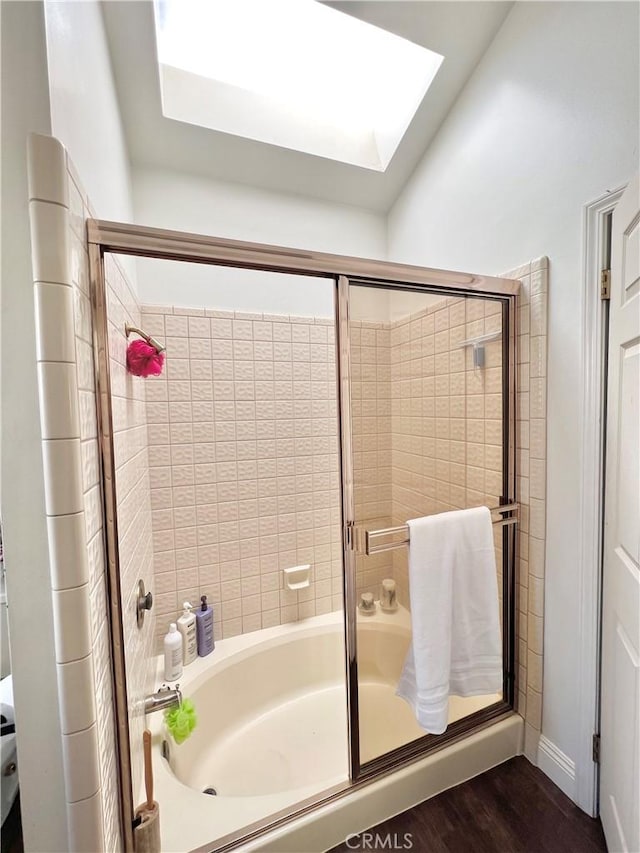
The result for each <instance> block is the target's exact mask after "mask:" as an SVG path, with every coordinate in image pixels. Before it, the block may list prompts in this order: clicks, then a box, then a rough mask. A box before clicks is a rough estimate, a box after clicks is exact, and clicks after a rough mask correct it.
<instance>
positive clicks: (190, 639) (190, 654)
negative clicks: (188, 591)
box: [177, 601, 198, 665]
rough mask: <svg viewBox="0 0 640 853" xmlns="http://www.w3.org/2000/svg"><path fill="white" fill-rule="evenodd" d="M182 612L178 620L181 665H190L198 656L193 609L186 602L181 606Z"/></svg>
mask: <svg viewBox="0 0 640 853" xmlns="http://www.w3.org/2000/svg"><path fill="white" fill-rule="evenodd" d="M182 606H183V608H184V610H183V613H182V616H181V617H180V618H179V619H178V622H177V625H178V631H180V633H181V635H182V663H184V664H185V665H186V664H188V663H191V662H192V661H194V660H195V659H196V657H197V656H198V644H197V640H196V617H195V615H194V614H193V612H192V611H193V607H192V606H191V605H190V604H189V602H188V601H185V603H184V604H183V605H182Z"/></svg>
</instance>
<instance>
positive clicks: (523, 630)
mask: <svg viewBox="0 0 640 853" xmlns="http://www.w3.org/2000/svg"><path fill="white" fill-rule="evenodd" d="M505 275H506V277H508V278H519V279H520V281H521V282H522V288H521V290H520V297H519V309H518V387H519V394H518V431H517V440H516V444H517V472H518V485H517V489H518V497H519V500H520V506H521V509H520V527H519V536H518V568H517V575H518V577H517V602H518V604H517V607H518V613H517V622H518V625H517V637H518V641H517V648H516V655H517V671H516V687H517V697H518V705H517V707H518V711H519V712H520V714H522V716H523V717H524V718H525V724H526V725H525V754H526V756H527V758H529V760H530V761H532V762H533V763H534V764H535V763H537V754H538V741H539V738H540V730H541V726H542V689H543V685H542V662H543V644H542V637H543V618H544V551H545V537H546V529H545V514H546V435H547V434H546V417H547V410H546V399H547V379H546V377H547V294H548V287H549V260H548V258H546V257H542V258H538V259H537V260H535V261H532V262H531V263H529V264H526V265H524V266H522V267H519V268H518V269H515V270H511V271H510V272H508V273H505Z"/></svg>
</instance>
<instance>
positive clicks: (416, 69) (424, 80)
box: [154, 0, 443, 171]
mask: <svg viewBox="0 0 640 853" xmlns="http://www.w3.org/2000/svg"><path fill="white" fill-rule="evenodd" d="M154 5H155V11H156V35H157V47H158V64H159V66H160V81H161V89H162V109H163V113H164V115H165V116H166V117H167V118H172V119H176V120H178V121H183V122H187V123H189V124H196V125H201V126H202V127H208V128H212V129H213V130H218V131H223V132H224V133H230V134H234V135H236V136H244V137H247V138H249V139H256V140H259V141H261V142H267V143H270V144H272V145H279V146H281V147H284V148H291V149H294V150H296V151H304V152H307V153H309V154H315V155H318V156H320V157H327V158H330V159H332V160H339V161H341V162H344V163H351V164H354V165H357V166H362V167H364V168H368V169H375V170H378V171H384V170H385V169H386V168H387V166H388V165H389V162H390V161H391V158H392V157H393V154H394V152H395V150H396V148H397V147H398V145H399V143H400V140H401V139H402V137H403V135H404V133H405V131H406V129H407V127H408V126H409V123H410V122H411V119H412V118H413V116H414V115H415V112H416V110H417V109H418V107H419V105H420V103H421V102H422V99H423V98H424V95H425V93H426V91H427V89H428V88H429V86H430V84H431V82H432V80H433V78H434V77H435V75H436V73H437V71H438V68H439V67H440V63H441V62H442V59H443V57H442V56H440V54H437V53H434V52H433V51H430V50H427V49H426V48H424V47H420V46H419V45H416V44H413V42H410V41H407V40H406V39H403V38H400V37H399V36H396V35H393V34H392V33H389V32H387V31H386V30H382V29H379V28H378V27H375V26H373V25H371V24H368V23H365V22H363V21H360V20H357V19H356V18H353V17H351V16H349V15H346V14H343V13H342V12H338V11H337V10H335V9H332V8H330V7H328V6H324V5H322V4H321V3H318V2H316V0H155V2H154Z"/></svg>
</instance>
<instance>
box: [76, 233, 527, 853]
mask: <svg viewBox="0 0 640 853" xmlns="http://www.w3.org/2000/svg"><path fill="white" fill-rule="evenodd" d="M89 245H90V258H91V275H92V289H93V310H94V347H95V351H96V354H97V358H96V364H97V368H96V370H97V374H98V375H97V381H98V388H99V403H100V405H99V413H98V421H99V423H98V427H99V436H100V439H101V447H102V477H103V487H104V507H105V514H106V518H107V520H108V524H107V525H105V529H106V536H107V543H106V545H107V555H108V561H109V577H110V590H109V593H110V601H109V604H110V609H111V625H112V653H113V666H114V685H115V696H116V704H117V721H118V749H119V762H120V768H121V784H122V826H123V833H124V837H125V843H126V844H127V846H128V847H130V846H131V822H132V818H133V807H134V805H135V801H137V799H138V797H139V790H138V788H139V784H140V771H139V770H138V769H136V768H137V766H138V763H139V755H138V751H139V747H138V743H139V740H140V737H141V730H142V728H143V727H144V725H145V720H144V715H143V714H141V713H140V711H139V708H138V710H137V711H136V710H135V708H134V706H135V705H136V703H135V702H134V697H135V695H136V689H138V688H139V685H138V684H137V683H136V679H138V677H139V676H138V674H139V673H140V672H141V671H142V670H141V666H142V668H143V669H144V666H147V670H145V671H150V669H149V666H150V664H148V661H149V660H150V659H151V656H152V655H153V654H154V653H156V654H157V652H158V651H159V645H158V643H159V639H160V638H161V636H162V634H163V633H164V632H165V631H166V628H167V624H168V622H169V621H173V620H174V619H175V617H176V616H177V615H178V613H179V607H180V605H181V602H182V600H183V596H184V597H187V596H188V597H190V598H191V597H197V596H198V595H199V593H200V592H203V591H204V592H206V593H208V594H209V600H212V601H213V603H214V609H215V610H216V618H217V619H218V623H219V624H218V629H217V634H216V652H214V653H213V655H211V656H210V659H211V661H212V663H211V672H210V673H209V674H205V669H204V667H205V664H204V663H202V662H201V661H199V662H198V664H197V665H196V664H194V665H193V666H194V667H196V669H194V670H193V673H196V674H195V675H193V677H191V676H190V675H189V670H186V671H185V679H186V684H187V687H186V688H185V690H186V692H187V695H189V693H191V695H192V696H193V698H194V701H195V702H196V706H197V707H198V705H199V707H200V713H201V717H200V723H199V729H198V730H196V734H195V735H194V736H193V738H194V739H193V741H192V743H191V745H189V742H188V741H187V742H186V743H185V744H184V745H183V746H181V747H177V748H176V747H175V746H172V745H169V744H165V746H164V747H163V748H164V754H165V756H166V760H165V759H160V758H159V757H158V759H157V761H158V767H159V768H160V769H161V771H162V773H163V774H165V769H166V774H165V776H166V779H165V776H163V777H162V779H165V781H162V779H161V780H160V786H159V787H160V790H161V791H166V796H167V798H170V797H171V798H173V797H174V793H173V792H174V788H171V787H170V786H171V785H174V784H175V785H176V788H175V798H177V799H179V798H180V797H181V796H182V794H181V793H180V791H179V787H180V786H182V788H183V789H184V788H185V786H186V788H189V789H190V790H189V794H188V797H189V798H190V799H185V800H184V803H185V805H184V808H185V810H186V811H185V813H188V810H189V809H192V808H193V809H196V810H197V809H199V808H200V805H199V804H200V803H202V809H204V811H203V812H202V818H199V820H200V821H201V823H202V824H203V825H204V826H205V831H206V832H208V835H207V836H206V837H204V838H202V839H201V840H200V842H197V841H194V843H193V844H192V845H191V846H197V843H202V844H206V848H207V849H209V850H210V849H214V848H215V849H227V847H231V846H233V844H235V843H238V842H239V841H240V840H241V839H245V840H246V839H248V838H252V837H256V836H258V835H259V834H260V833H262V832H265V831H267V830H268V829H272V828H273V827H275V826H278V825H280V824H283V823H284V822H286V821H288V820H291V819H292V818H293V817H295V816H296V815H299V814H302V813H303V812H308V811H309V810H310V809H314V808H317V807H318V806H319V805H321V804H326V803H328V802H331V801H332V800H334V799H336V800H337V799H339V798H342V797H345V796H347V795H348V794H349V792H350V791H352V790H354V789H356V788H358V786H361V785H362V784H363V783H365V782H368V781H373V780H375V779H378V778H381V777H382V776H385V775H387V774H390V773H393V772H394V771H395V770H397V769H398V768H400V767H401V766H403V765H406V764H407V763H409V762H412V761H414V760H416V759H418V758H419V757H422V756H424V755H426V754H428V753H429V752H430V751H432V750H434V749H439V748H441V747H442V746H443V745H444V744H447V743H449V742H453V741H456V740H460V739H462V738H464V737H466V736H467V735H468V734H469V733H471V732H474V731H476V730H478V729H479V728H482V727H486V726H488V725H490V724H491V723H493V722H495V721H497V720H499V719H501V718H503V717H506V716H507V715H509V714H511V713H512V712H513V708H514V673H515V669H516V667H515V629H516V626H515V605H514V590H515V577H514V573H515V559H514V558H515V547H516V529H517V509H518V505H517V503H516V494H515V482H516V479H515V474H516V471H515V383H516V374H515V365H516V360H515V340H516V337H515V335H516V329H515V317H516V316H517V315H516V296H517V291H518V286H519V283H518V282H515V281H511V280H506V279H499V278H490V277H486V276H474V275H468V274H463V273H456V272H449V271H441V270H431V269H423V268H419V267H410V266H404V265H398V264H391V263H384V262H378V261H365V260H361V259H354V258H347V257H341V256H333V255H327V254H321V253H314V252H305V251H301V250H290V249H282V248H279V247H273V246H262V245H257V244H249V243H241V242H237V241H226V240H219V239H213V238H207V237H201V236H198V235H190V234H182V233H177V232H167V231H160V230H157V229H150V228H141V227H137V226H128V225H121V224H118V223H110V222H97V221H94V222H90V223H89ZM115 256H133V257H135V258H137V259H139V266H140V269H143V270H144V275H145V281H146V284H145V290H144V292H145V294H146V295H147V296H148V299H147V300H146V301H142V303H141V304H138V303H137V302H136V298H135V297H133V296H132V294H131V292H130V291H129V290H127V289H126V288H125V287H124V285H122V287H121V291H120V293H119V294H118V287H116V288H115V289H114V288H113V287H112V286H111V284H110V281H112V280H114V279H117V280H121V279H123V273H122V264H120V263H119V261H118V260H117V258H116V257H115ZM125 265H126V261H125ZM145 265H146V266H145ZM161 269H162V270H164V271H163V272H160V270H161ZM167 270H169V272H167ZM172 278H173V279H174V281H175V280H176V279H177V278H179V279H180V281H181V282H182V283H183V285H184V287H187V290H188V291H189V294H190V295H189V296H185V297H184V300H186V304H185V302H184V301H183V303H182V304H180V305H174V304H172V301H171V299H172V297H171V296H169V295H167V294H168V293H169V292H171V293H173V294H175V293H178V290H176V289H175V287H174V288H173V290H171V288H170V287H168V285H167V286H165V285H166V283H167V282H168V281H169V280H170V279H172ZM163 282H164V285H162V286H165V289H164V290H162V286H161V283H163ZM185 282H188V286H187V285H186V284H184V283H185ZM194 282H197V286H196V285H195V284H194ZM154 286H157V288H158V289H157V291H154V290H153V288H154ZM183 292H184V291H183ZM312 292H313V294H315V296H314V299H313V300H311V303H309V301H308V300H307V301H306V302H305V300H304V299H302V300H301V299H300V298H299V297H300V294H302V293H306V294H309V293H312ZM156 293H157V295H156ZM229 293H233V294H234V300H235V301H234V304H233V305H230V304H229V302H228V299H229ZM225 294H226V295H225ZM225 299H226V300H227V301H226V302H225ZM134 303H135V304H134ZM308 304H313V306H314V308H313V311H312V313H311V314H310V312H309V309H308V307H307V308H304V307H303V306H304V305H308ZM132 321H135V322H132ZM125 322H129V323H131V324H132V325H135V326H138V327H139V328H142V329H144V331H146V332H147V333H149V334H150V335H153V337H154V338H159V339H160V340H161V342H162V343H164V344H166V346H167V354H166V366H165V372H166V377H165V376H163V377H159V378H158V379H156V378H151V379H149V380H146V382H145V383H144V384H143V383H142V380H140V379H135V380H133V379H132V378H131V377H126V376H125V374H124V367H123V365H124V349H125V347H126V338H125V337H124V334H123V330H124V325H125ZM134 411H135V412H136V415H135V418H134V421H135V427H133V429H134V430H137V431H138V432H136V436H137V437H136V438H135V440H133V446H135V449H136V450H135V452H134V451H130V450H128V449H127V448H129V446H130V445H129V443H128V441H129V439H126V437H125V436H124V435H123V432H124V430H123V429H122V424H123V423H124V422H125V421H126V416H127V412H129V413H130V412H134ZM132 435H133V433H132ZM140 442H142V444H144V445H145V447H144V453H146V454H147V455H146V456H144V455H143V453H142V450H141V448H142V445H141V444H140ZM146 443H148V447H147V446H146ZM132 458H135V459H143V458H144V459H148V466H149V467H148V470H146V469H145V470H143V469H142V468H140V469H139V470H138V473H137V475H136V476H133V475H132V465H131V460H132ZM136 464H138V463H136ZM142 464H143V463H142V462H141V463H140V465H142ZM134 481H135V484H136V486H135V488H136V489H137V490H138V491H137V492H135V493H136V494H137V495H138V496H141V495H142V494H143V492H144V488H145V484H146V485H147V486H148V487H149V492H150V495H151V499H150V510H149V517H150V518H152V519H153V523H152V525H151V529H150V530H146V528H144V524H143V523H142V521H141V517H142V516H141V515H140V513H139V514H138V515H137V516H136V515H135V513H134V514H133V515H132V514H131V507H130V506H129V505H128V504H127V499H128V498H129V504H130V503H131V500H130V497H129V496H130V495H131V494H133V493H134V487H133V486H132V484H133V482H134ZM147 499H148V498H147ZM480 505H484V506H488V507H489V508H490V509H491V510H492V520H493V522H494V524H493V527H494V540H495V547H496V565H497V572H498V590H499V599H500V607H501V613H502V619H501V628H502V642H503V664H504V679H503V689H502V692H501V693H500V694H490V695H486V696H474V697H470V698H466V699H464V698H460V697H451V702H450V713H449V725H448V727H447V730H446V732H445V733H444V734H442V735H431V734H426V733H425V732H424V731H422V730H421V729H420V727H419V726H418V724H417V722H416V721H415V718H414V716H413V712H412V711H411V710H410V708H409V706H408V705H406V704H405V703H404V701H403V700H401V699H399V698H398V697H397V696H396V695H395V686H396V685H397V681H398V678H399V676H400V672H401V669H402V665H403V662H404V657H405V654H406V651H407V649H408V647H409V643H410V637H411V633H410V625H411V613H410V594H409V593H410V590H409V580H408V569H407V553H408V547H407V545H408V528H407V526H406V522H407V520H408V519H411V518H416V517H420V516H425V515H431V514H433V513H438V512H442V511H446V510H450V509H464V508H467V507H473V506H480ZM125 528H126V529H125ZM143 528H144V530H145V532H144V535H143V534H141V533H140V531H141V530H142V529H143ZM132 538H134V539H135V540H136V541H135V545H134V544H132V542H131V541H130V540H131V539H132ZM151 562H153V563H155V571H154V573H152V574H151V575H147V588H149V587H150V588H151V589H152V591H153V593H154V595H155V598H156V604H155V607H154V611H152V614H149V615H150V616H152V618H154V619H155V623H156V628H155V630H154V631H153V632H152V634H151V636H149V635H145V637H146V639H144V640H142V639H141V637H142V634H141V633H140V632H139V630H140V629H139V628H138V626H137V624H136V621H135V614H134V613H133V611H134V610H135V603H136V597H137V583H138V578H139V577H141V576H142V572H143V564H148V563H151ZM299 566H302V567H306V569H305V568H303V570H302V574H301V575H299V576H297V577H296V578H295V579H294V580H296V581H298V582H301V584H302V585H301V586H299V587H298V588H296V585H295V583H294V584H290V583H289V582H288V580H287V575H286V574H285V572H284V570H286V569H295V568H297V567H299ZM144 569H145V570H146V569H147V565H144ZM305 571H306V574H305ZM289 577H290V576H289ZM300 579H302V580H301V581H300ZM384 580H387V581H388V580H391V581H393V584H392V586H394V587H395V590H396V592H397V600H398V602H399V606H398V607H397V609H395V610H392V611H391V612H383V611H382V609H381V608H380V605H379V604H377V605H375V609H376V612H375V614H374V616H373V617H372V616H370V615H368V614H367V613H366V612H363V608H362V606H361V605H362V597H363V596H364V597H365V600H366V599H367V598H368V599H373V600H374V602H375V601H377V600H378V599H379V598H380V590H381V585H382V582H383V581H384ZM155 584H159V587H158V589H156V588H155ZM359 605H360V606H359ZM132 615H133V618H132ZM218 650H220V651H219V652H218ZM216 655H218V658H216ZM204 660H205V661H206V660H208V659H204ZM240 660H242V661H243V662H244V663H243V666H244V667H245V668H244V669H239V668H238V669H237V670H236V669H234V668H233V666H232V664H234V665H235V661H240ZM145 661H147V663H144V662H145ZM141 662H142V663H141ZM207 666H209V664H207ZM197 667H200V668H197ZM265 671H271V672H272V673H273V677H272V678H270V679H269V682H268V683H266V682H265V681H264V679H263V678H262V673H264V672H265ZM207 672H209V671H208V670H207ZM236 672H237V675H235V674H234V673H236ZM214 684H215V688H214V687H207V686H206V685H214ZM234 684H235V687H234ZM158 686H159V683H158V681H157V680H156V681H155V683H154V688H156V689H157V687H158ZM252 691H253V692H252ZM296 703H297V704H296ZM248 706H253V707H254V708H257V711H256V713H254V715H253V717H251V718H250V717H249V716H247V709H248ZM220 709H222V710H220ZM261 709H262V711H264V713H261ZM287 715H289V716H287ZM256 717H259V718H260V721H258V720H257V719H256ZM238 721H240V723H239V722H238ZM147 724H148V723H147ZM154 725H155V724H154ZM263 725H264V726H267V728H260V726H263ZM269 727H270V728H269ZM294 729H295V731H294ZM154 731H155V732H156V734H157V737H156V740H157V745H158V755H160V749H161V748H162V743H163V741H164V740H165V736H164V735H163V734H162V731H161V727H160V725H159V724H158V725H155V728H154ZM223 731H224V732H226V733H227V734H226V735H225V738H226V739H225V740H224V743H222V742H220V743H218V742H216V738H218V741H220V739H221V738H222V735H221V734H220V733H221V732H223ZM196 738H197V739H196ZM279 738H281V739H282V745H281V746H278V747H277V750H276V748H275V746H274V747H273V749H272V751H271V754H270V756H269V755H267V754H266V752H265V754H264V755H262V753H261V752H260V750H261V749H262V748H263V746H264V743H265V741H268V742H269V744H270V746H273V745H274V744H279V743H280V740H279ZM296 738H297V740H296ZM292 744H293V745H292ZM296 744H297V745H296ZM287 749H288V750H289V752H288V753H287ZM314 750H315V752H314ZM275 751H277V752H278V756H279V758H278V760H279V761H281V764H282V769H281V773H280V776H279V777H278V778H279V781H278V782H277V783H273V782H272V781H268V780H272V779H273V778H274V777H277V776H278V772H277V766H278V765H277V763H274V754H275ZM205 752H206V753H207V755H208V758H207V761H208V762H209V763H208V764H206V763H203V761H204V759H202V758H201V756H202V755H203V754H204V753H205ZM261 755H262V758H260V756H261ZM296 756H297V757H298V758H299V761H298V762H296ZM260 761H262V762H263V763H264V765H265V766H264V768H263V770H264V773H263V774H262V775H263V776H264V781H261V778H262V777H261V774H260V772H257V771H256V767H257V766H258V765H259V764H260ZM160 762H164V764H161V763H160ZM196 765H197V766H196ZM294 765H295V766H294ZM302 765H304V768H303V769H304V772H302V769H301V766H302ZM165 766H166V768H165ZM320 767H322V769H320ZM211 775H216V778H215V779H213V778H211ZM248 777H252V784H253V788H251V789H249V788H247V787H246V779H247V778H248ZM269 785H271V787H270V788H269ZM163 786H165V787H163ZM166 786H169V787H166ZM218 786H219V789H218V790H215V793H216V794H217V796H216V797H211V796H210V794H211V790H210V791H209V794H203V793H202V792H203V791H204V790H205V788H207V789H216V788H218ZM169 791H171V792H172V793H171V794H170V793H169ZM265 795H268V796H265ZM234 798H235V800H234ZM216 800H218V801H219V802H218V803H217V804H216V803H215V801H216ZM223 801H224V802H223ZM234 802H235V805H234ZM161 806H162V807H163V809H165V812H166V810H167V809H168V804H167V807H166V808H165V805H164V803H163V801H162V800H161ZM236 806H240V808H238V809H237V811H238V817H237V818H235V817H233V814H234V809H236ZM216 808H217V809H218V812H215V809H216ZM207 809H209V811H208V812H207V811H206V810H207ZM207 815H209V817H207ZM207 820H210V821H211V825H210V827H208V828H207V826H206V822H207Z"/></svg>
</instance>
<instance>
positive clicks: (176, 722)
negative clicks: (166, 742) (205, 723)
mask: <svg viewBox="0 0 640 853" xmlns="http://www.w3.org/2000/svg"><path fill="white" fill-rule="evenodd" d="M164 721H165V723H166V724H167V729H168V730H169V734H170V735H171V737H172V738H173V739H174V740H175V742H176V743H183V742H184V741H185V740H186V739H187V738H188V737H189V735H190V734H191V732H192V731H193V730H194V729H195V727H196V724H197V722H198V718H197V716H196V709H195V708H194V707H193V702H192V701H191V699H183V700H182V704H181V705H180V707H179V708H173V709H172V710H171V711H165V712H164Z"/></svg>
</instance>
